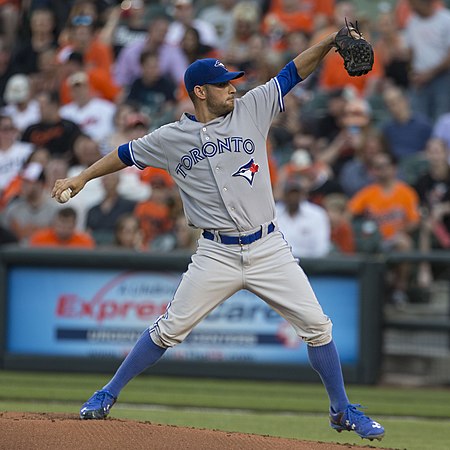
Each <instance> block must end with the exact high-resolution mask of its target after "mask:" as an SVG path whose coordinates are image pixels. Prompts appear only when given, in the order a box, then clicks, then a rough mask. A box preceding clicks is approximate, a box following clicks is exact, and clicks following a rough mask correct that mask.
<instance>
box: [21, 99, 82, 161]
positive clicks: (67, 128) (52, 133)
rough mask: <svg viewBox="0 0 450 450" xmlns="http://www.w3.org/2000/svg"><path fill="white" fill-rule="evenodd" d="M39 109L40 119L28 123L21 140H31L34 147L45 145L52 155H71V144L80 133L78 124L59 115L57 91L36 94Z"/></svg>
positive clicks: (68, 157)
mask: <svg viewBox="0 0 450 450" xmlns="http://www.w3.org/2000/svg"><path fill="white" fill-rule="evenodd" d="M36 99H37V100H38V102H39V108H40V111H41V121H40V122H38V123H35V124H33V125H30V126H29V127H28V128H27V129H26V130H25V131H24V132H23V135H22V141H24V142H31V143H32V144H34V145H35V146H36V147H45V148H47V149H48V151H49V152H50V154H51V155H52V156H63V157H65V158H67V159H68V160H69V159H70V158H71V157H72V146H73V143H74V142H75V139H76V138H77V137H78V136H79V135H80V134H81V130H80V128H79V127H78V125H77V124H76V123H74V122H72V121H71V120H66V119H62V118H61V116H60V115H59V107H60V102H59V96H58V93H57V92H48V91H44V92H41V93H39V94H38V95H37V96H36Z"/></svg>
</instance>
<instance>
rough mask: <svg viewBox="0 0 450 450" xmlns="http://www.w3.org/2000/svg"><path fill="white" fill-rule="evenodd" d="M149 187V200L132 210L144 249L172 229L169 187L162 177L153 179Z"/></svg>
mask: <svg viewBox="0 0 450 450" xmlns="http://www.w3.org/2000/svg"><path fill="white" fill-rule="evenodd" d="M151 187H152V193H151V195H150V198H149V199H148V200H146V201H143V202H139V203H138V204H137V205H136V208H135V210H134V214H135V215H136V216H137V217H138V219H139V222H140V225H141V229H142V231H143V233H144V246H145V247H149V246H151V243H152V241H153V240H154V239H155V238H156V237H158V236H160V235H162V234H165V233H167V232H168V231H170V230H171V229H172V227H173V220H172V212H171V208H170V202H171V196H172V191H171V189H170V187H169V186H168V185H167V184H166V182H165V178H164V177H153V178H152V182H151Z"/></svg>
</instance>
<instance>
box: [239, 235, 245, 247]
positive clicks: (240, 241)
mask: <svg viewBox="0 0 450 450" xmlns="http://www.w3.org/2000/svg"><path fill="white" fill-rule="evenodd" d="M238 242H239V245H240V246H241V247H243V245H244V244H243V243H242V237H241V235H239V236H238Z"/></svg>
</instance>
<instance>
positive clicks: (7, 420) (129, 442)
mask: <svg viewBox="0 0 450 450" xmlns="http://www.w3.org/2000/svg"><path fill="white" fill-rule="evenodd" d="M101 448H104V449H106V450H114V449H120V450H124V449H132V450H140V449H145V450H149V449H150V450H255V449H258V450H266V449H267V450H345V449H361V448H367V447H359V446H352V445H341V444H330V443H321V442H305V441H299V440H295V439H283V438H276V437H269V436H259V435H254V434H242V433H228V432H224V431H217V430H200V429H194V428H182V427H176V426H170V425H169V426H168V425H156V424H152V423H149V422H137V421H131V420H120V419H107V420H100V421H99V420H80V419H79V418H78V416H76V415H73V414H55V413H17V412H3V413H1V412H0V449H2V450H3V449H5V450H6V449H7V450H12V449H14V450H31V449H38V450H50V449H51V450H56V449H58V450H61V449H65V450H71V449H83V450H91V449H92V450H98V449H101Z"/></svg>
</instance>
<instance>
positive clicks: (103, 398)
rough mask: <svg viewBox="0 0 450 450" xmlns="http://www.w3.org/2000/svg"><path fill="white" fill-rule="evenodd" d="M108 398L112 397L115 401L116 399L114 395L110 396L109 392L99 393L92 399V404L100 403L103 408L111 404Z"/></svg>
mask: <svg viewBox="0 0 450 450" xmlns="http://www.w3.org/2000/svg"><path fill="white" fill-rule="evenodd" d="M108 397H111V398H112V399H113V400H112V401H114V397H113V396H112V395H110V394H109V393H108V392H106V391H98V392H97V393H96V394H95V397H94V398H93V399H92V403H94V402H95V403H97V402H100V404H101V405H102V407H103V406H105V403H109V400H108Z"/></svg>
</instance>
